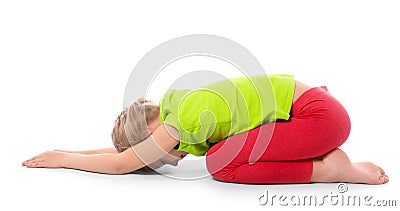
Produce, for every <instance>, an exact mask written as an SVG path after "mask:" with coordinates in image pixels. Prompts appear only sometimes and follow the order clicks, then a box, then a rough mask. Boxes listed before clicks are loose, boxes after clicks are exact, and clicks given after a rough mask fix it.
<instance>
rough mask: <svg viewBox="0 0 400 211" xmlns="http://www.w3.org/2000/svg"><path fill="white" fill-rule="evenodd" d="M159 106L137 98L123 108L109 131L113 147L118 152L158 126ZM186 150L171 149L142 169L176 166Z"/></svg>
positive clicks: (136, 142) (149, 133) (141, 139)
mask: <svg viewBox="0 0 400 211" xmlns="http://www.w3.org/2000/svg"><path fill="white" fill-rule="evenodd" d="M159 116H160V107H159V106H158V105H157V104H155V103H153V102H152V101H150V100H145V99H143V98H140V99H138V100H137V101H136V102H134V103H133V104H132V105H131V106H130V107H129V108H125V109H124V110H123V111H122V112H121V113H120V114H119V115H118V117H117V119H116V120H115V122H114V128H113V130H112V133H111V137H112V141H113V144H114V147H115V148H116V149H117V151H118V152H123V151H125V150H126V149H128V148H130V147H131V146H134V145H136V144H138V143H140V142H142V141H143V140H145V139H146V138H147V137H148V136H149V135H151V132H152V131H153V130H154V129H155V127H156V126H158V125H159V124H160V123H159ZM186 154H187V153H186V152H183V151H177V150H171V151H170V152H169V154H167V155H165V156H164V157H163V158H161V159H160V160H158V161H155V162H154V163H152V164H150V165H149V166H145V167H144V168H143V169H144V170H151V169H156V168H158V167H161V166H162V165H164V164H170V165H173V166H176V165H177V164H178V161H179V160H181V159H182V158H183V157H185V156H186Z"/></svg>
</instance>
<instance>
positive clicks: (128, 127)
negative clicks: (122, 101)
mask: <svg viewBox="0 0 400 211" xmlns="http://www.w3.org/2000/svg"><path fill="white" fill-rule="evenodd" d="M159 114H160V106H158V105H157V104H155V103H154V102H152V101H151V100H146V99H144V98H139V99H138V100H137V101H135V102H134V103H133V104H132V105H131V106H129V108H124V110H123V111H122V112H121V113H120V114H119V115H118V117H117V119H116V120H115V122H114V128H113V130H112V133H111V138H112V141H113V144H114V147H115V148H116V149H117V151H118V152H123V151H125V150H126V149H128V148H129V147H131V146H134V145H136V144H138V143H140V142H142V141H143V140H144V139H146V138H147V137H148V136H149V135H150V131H149V130H148V126H147V124H148V123H150V122H151V121H153V120H157V119H158V117H159Z"/></svg>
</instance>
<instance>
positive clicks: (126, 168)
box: [112, 162, 137, 175]
mask: <svg viewBox="0 0 400 211" xmlns="http://www.w3.org/2000/svg"><path fill="white" fill-rule="evenodd" d="M136 169H137V168H135V167H134V166H132V165H129V164H128V163H125V162H117V164H116V165H115V168H113V172H112V174H119V175H121V174H128V173H131V172H133V171H135V170H136Z"/></svg>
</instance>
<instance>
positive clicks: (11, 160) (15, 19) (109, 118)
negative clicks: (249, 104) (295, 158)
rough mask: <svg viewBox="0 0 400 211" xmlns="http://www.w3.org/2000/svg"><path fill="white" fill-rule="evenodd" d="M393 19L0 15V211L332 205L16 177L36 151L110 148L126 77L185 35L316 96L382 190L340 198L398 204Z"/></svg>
mask: <svg viewBox="0 0 400 211" xmlns="http://www.w3.org/2000/svg"><path fill="white" fill-rule="evenodd" d="M399 11H400V3H399V2H398V1H385V0H380V1H349V0H347V1H274V2H272V1H246V3H245V1H232V0H230V1H215V0H214V1H206V0H202V1H197V2H189V1H171V0H170V1H145V3H143V2H141V3H135V2H133V1H63V2H60V1H1V3H0V93H1V98H0V99H1V109H0V124H1V127H0V128H1V129H0V130H1V133H0V143H1V154H0V156H1V157H0V158H1V166H2V169H1V180H0V185H1V195H2V196H1V203H0V210H22V209H30V210H53V209H57V210H71V209H76V210H84V209H88V210H110V209H112V210H122V209H126V210H138V209H143V208H144V207H146V209H154V208H158V209H166V210H170V209H179V210H213V208H214V207H216V208H219V209H225V210H228V209H235V210H240V209H246V210H253V209H260V210H266V209H270V207H262V206H260V205H258V197H259V196H260V195H261V194H262V193H263V192H264V191H265V190H270V192H271V191H272V192H274V193H276V194H293V193H298V194H300V195H301V194H303V195H305V194H324V193H329V192H330V191H333V192H335V191H336V184H313V185H278V186H277V185H275V186H268V185H236V184H223V183H220V182H217V181H215V180H213V179H211V178H206V179H203V180H198V181H177V180H171V179H168V178H165V177H162V176H157V175H135V174H131V175H122V176H110V175H99V174H91V173H86V172H79V171H74V170H65V169H58V170H55V169H50V170H49V169H26V168H23V167H21V166H20V165H21V164H20V163H21V162H22V161H23V160H25V159H27V158H30V157H31V156H33V155H36V154H38V153H41V152H43V151H45V150H51V149H56V148H58V149H71V150H79V149H90V148H101V147H107V146H111V138H110V133H111V129H112V126H113V122H114V119H115V118H116V115H117V114H118V113H119V112H120V110H121V107H122V102H123V95H124V89H125V85H126V82H127V80H128V77H129V75H130V73H131V71H132V69H133V68H134V66H135V65H136V63H137V62H138V61H139V60H140V59H141V58H142V57H143V56H144V55H145V54H146V53H147V52H148V51H150V50H151V49H153V48H154V47H156V46H157V45H159V44H161V43H162V42H165V41H167V40H169V39H172V38H176V37H179V36H184V35H189V34H198V33H201V34H213V35H219V36H222V37H226V38H228V39H231V40H233V41H235V42H237V43H240V44H241V45H242V46H244V47H245V48H247V49H248V50H249V51H250V52H252V53H253V55H254V56H255V57H256V58H257V59H258V60H259V61H260V63H261V64H262V65H263V67H264V69H265V70H266V71H267V72H268V73H290V74H295V75H296V77H297V79H299V80H301V81H304V82H306V83H308V84H310V85H312V86H320V85H326V86H328V88H329V89H330V91H331V93H332V94H333V95H334V96H336V98H337V99H339V100H340V101H341V102H342V104H343V105H344V106H345V107H346V108H347V110H348V112H349V114H350V117H351V118H352V132H351V135H350V137H349V139H348V141H347V142H346V143H345V144H344V145H343V146H342V148H343V149H344V150H345V151H346V152H347V153H348V154H349V156H350V158H351V159H352V160H354V161H366V160H368V161H373V162H375V163H377V164H379V165H381V166H382V167H383V168H384V169H385V170H386V171H387V174H388V175H389V176H390V178H391V181H390V182H389V183H388V184H386V185H382V186H368V185H349V193H350V194H353V195H360V194H371V195H373V196H375V198H381V199H397V200H398V201H397V203H398V204H399V203H400V199H399V197H398V195H399V194H398V190H399V188H400V185H399V181H398V178H399V170H398V169H399V168H398V162H399V158H398V149H397V146H398V144H397V143H398V142H399V141H400V140H399V133H398V131H399V124H398V119H399V118H400V116H399V112H398V108H399V99H398V91H399V87H398V85H399V80H398V77H397V76H396V74H397V75H398V72H399V70H400V62H399V61H400V60H399V59H400V50H399V49H400V41H399V40H400V39H399V37H400V27H399V23H400V13H399ZM165 80H168V78H165ZM170 80H172V79H170ZM160 91H162V90H160ZM398 206H400V205H398ZM278 207H279V206H275V208H278ZM330 208H335V207H330ZM336 208H339V207H336ZM285 209H286V208H285ZM301 209H309V208H304V207H302V208H301ZM391 210H393V208H391Z"/></svg>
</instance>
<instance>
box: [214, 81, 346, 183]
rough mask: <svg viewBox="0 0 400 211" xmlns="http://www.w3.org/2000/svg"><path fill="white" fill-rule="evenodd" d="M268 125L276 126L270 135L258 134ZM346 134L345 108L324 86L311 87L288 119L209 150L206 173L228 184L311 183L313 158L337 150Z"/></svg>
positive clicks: (227, 140) (231, 138) (243, 134)
mask: <svg viewBox="0 0 400 211" xmlns="http://www.w3.org/2000/svg"><path fill="white" fill-rule="evenodd" d="M267 127H274V130H273V135H272V137H270V136H266V135H265V134H262V132H260V131H262V130H261V129H265V128H267ZM267 131H268V130H267ZM349 133H350V120H349V117H348V115H347V112H346V110H345V109H344V108H343V106H342V105H341V104H340V103H339V102H338V101H337V100H336V99H335V98H333V97H332V96H331V95H330V94H329V92H328V91H327V90H326V88H325V87H322V88H321V87H317V88H312V89H310V90H308V91H307V92H305V93H304V94H303V95H302V96H301V97H300V98H299V99H298V100H297V101H296V102H295V104H294V105H293V107H292V117H291V118H290V120H289V121H278V122H276V123H275V124H266V125H262V126H260V127H258V128H255V129H253V130H250V131H248V133H242V134H237V135H235V136H232V137H229V138H228V139H226V140H223V141H221V142H219V143H218V144H216V145H215V146H213V147H212V148H210V150H209V151H208V152H207V158H206V162H207V169H208V170H209V172H210V173H211V174H212V175H213V176H214V177H215V178H216V179H218V180H221V181H226V182H238V183H305V182H309V179H310V177H311V174H312V159H313V158H316V157H319V156H321V155H323V154H326V153H327V152H329V151H331V150H333V149H335V148H337V147H339V146H340V145H341V144H342V143H343V142H344V141H345V140H346V139H347V137H348V135H349ZM264 137H266V138H264ZM263 138H264V139H263ZM269 138H271V140H267V139H269ZM268 141H269V145H268V148H267V149H266V150H265V151H264V152H262V154H261V156H260V157H259V158H258V159H257V160H256V162H255V163H252V164H250V163H251V162H250V161H249V158H250V154H251V153H252V151H253V150H254V149H253V148H254V146H256V147H257V146H260V145H259V143H262V142H268ZM256 143H257V144H256ZM261 145H262V144H261ZM238 147H240V149H239V148H238ZM238 149H239V150H238Z"/></svg>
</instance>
